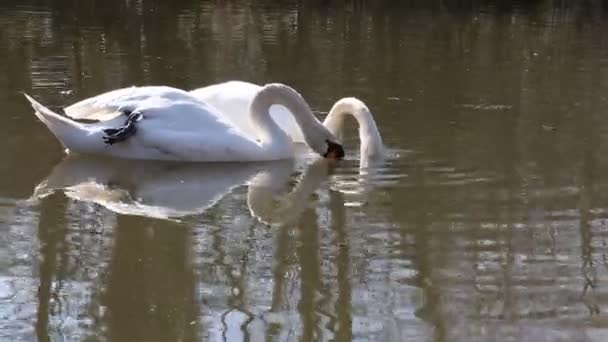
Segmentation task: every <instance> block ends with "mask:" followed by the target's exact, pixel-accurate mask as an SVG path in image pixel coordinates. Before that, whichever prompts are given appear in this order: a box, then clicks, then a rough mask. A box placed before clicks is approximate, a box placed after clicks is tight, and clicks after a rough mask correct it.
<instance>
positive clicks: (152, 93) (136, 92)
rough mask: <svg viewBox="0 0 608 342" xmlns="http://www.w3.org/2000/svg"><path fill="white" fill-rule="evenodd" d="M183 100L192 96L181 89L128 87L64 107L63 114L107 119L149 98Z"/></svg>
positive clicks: (89, 118) (92, 118)
mask: <svg viewBox="0 0 608 342" xmlns="http://www.w3.org/2000/svg"><path fill="white" fill-rule="evenodd" d="M155 97H158V98H163V99H167V100H183V99H189V100H193V99H194V98H193V97H192V96H190V94H189V93H188V92H185V91H183V90H181V89H177V88H172V87H166V86H145V87H129V88H121V89H116V90H112V91H109V92H106V93H103V94H100V95H97V96H94V97H91V98H88V99H84V100H82V101H79V102H76V103H74V104H72V105H70V106H68V107H66V108H64V112H65V114H66V115H67V116H68V117H70V118H72V119H85V120H96V121H107V120H111V119H113V118H115V117H116V116H118V115H120V114H121V110H123V109H130V110H133V109H135V108H136V107H138V106H139V105H140V103H141V102H142V101H146V100H148V99H150V98H155Z"/></svg>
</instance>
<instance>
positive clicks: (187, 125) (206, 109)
mask: <svg viewBox="0 0 608 342" xmlns="http://www.w3.org/2000/svg"><path fill="white" fill-rule="evenodd" d="M25 96H26V98H27V99H28V100H29V101H30V103H31V104H32V107H33V108H34V110H35V112H36V116H38V118H39V119H40V120H41V121H42V122H43V123H44V124H46V126H47V127H48V128H49V129H50V130H51V132H52V133H53V134H54V135H55V136H56V137H57V139H59V140H60V141H61V143H62V144H63V145H64V146H65V147H66V148H67V149H68V150H69V151H73V152H77V153H83V154H97V155H109V156H113V157H120V158H129V159H153V160H180V161H212V162H222V161H265V160H279V159H286V158H292V157H293V156H294V152H293V146H292V143H291V139H290V138H289V136H287V135H286V134H285V133H284V132H283V131H282V130H281V129H280V128H279V127H278V126H277V124H276V123H275V122H274V121H273V120H272V119H271V117H270V115H269V108H270V106H271V105H273V104H280V105H283V106H285V107H287V108H289V109H290V111H291V112H292V113H293V117H294V119H295V121H296V122H297V124H298V125H299V127H300V128H301V130H302V133H303V135H304V140H305V141H306V143H307V144H308V145H309V146H310V147H311V148H312V149H313V150H314V151H315V152H317V153H319V154H321V155H323V156H325V157H328V158H336V159H338V158H342V157H343V156H344V150H343V149H342V146H341V144H340V143H339V141H338V139H337V138H336V137H335V136H334V135H333V134H332V133H331V132H329V131H328V130H327V129H326V128H325V127H324V126H323V125H322V124H321V123H320V122H319V121H318V120H317V119H316V118H315V117H314V115H313V114H312V111H311V110H310V107H309V106H308V104H307V103H306V101H305V100H304V99H303V98H302V97H301V96H300V94H298V93H297V92H296V91H295V90H293V89H292V88H290V87H288V86H286V85H283V84H278V83H275V84H268V85H265V86H264V87H261V88H260V89H259V91H257V92H256V93H255V94H253V96H252V99H251V102H250V103H249V104H248V108H249V119H250V121H251V127H250V128H251V129H249V130H247V131H242V130H240V129H239V127H238V126H236V125H234V124H233V123H231V122H230V121H229V120H226V119H225V118H223V116H222V114H221V113H220V112H219V111H218V110H217V109H216V108H215V107H213V106H209V105H207V104H206V103H205V102H204V101H201V100H199V99H197V98H196V97H194V96H192V95H191V94H190V93H188V92H185V91H183V90H180V89H176V88H171V87H161V86H154V87H153V86H149V87H132V88H124V89H118V90H114V91H111V92H108V93H104V94H101V95H98V96H95V97H93V98H89V99H86V100H83V101H80V102H78V103H76V104H74V105H71V106H69V107H67V108H65V112H66V114H67V115H68V116H69V117H71V118H72V119H89V120H97V121H98V122H95V123H88V124H85V123H80V122H76V121H73V120H70V119H68V118H65V117H63V116H60V115H59V114H56V113H54V112H52V111H51V110H49V109H48V108H46V107H44V106H43V105H41V104H40V103H38V102H37V101H36V100H34V99H33V98H32V97H30V96H28V95H27V94H25Z"/></svg>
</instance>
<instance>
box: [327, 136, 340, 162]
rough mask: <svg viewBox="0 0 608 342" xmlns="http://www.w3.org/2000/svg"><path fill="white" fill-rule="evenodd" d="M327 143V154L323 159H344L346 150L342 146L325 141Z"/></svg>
mask: <svg viewBox="0 0 608 342" xmlns="http://www.w3.org/2000/svg"><path fill="white" fill-rule="evenodd" d="M325 142H326V143H327V152H325V154H324V155H323V157H325V158H328V159H336V160H337V159H342V158H344V148H342V145H340V144H336V143H334V142H331V141H329V140H325Z"/></svg>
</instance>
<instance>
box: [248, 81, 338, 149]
mask: <svg viewBox="0 0 608 342" xmlns="http://www.w3.org/2000/svg"><path fill="white" fill-rule="evenodd" d="M272 105H282V106H285V107H286V108H287V109H289V111H290V112H291V113H292V114H293V116H294V118H295V120H296V122H297V123H298V126H300V129H301V130H302V134H303V135H304V140H305V141H306V143H307V144H308V145H309V146H310V147H312V148H313V150H315V151H317V152H318V153H321V154H322V153H325V150H324V149H325V148H326V145H325V136H324V135H323V132H327V129H326V128H325V127H324V126H323V125H322V124H321V122H320V121H319V120H318V119H317V118H316V117H315V116H314V115H313V114H312V110H311V109H310V107H309V106H308V103H306V101H305V100H304V99H303V98H302V96H300V94H298V93H297V92H296V91H295V90H293V89H292V88H290V87H288V86H285V85H283V84H267V85H265V86H264V87H263V88H262V89H261V90H260V91H258V93H257V94H256V95H255V96H254V98H253V100H252V101H251V105H250V108H249V110H250V116H251V120H252V124H253V125H254V127H256V128H257V129H258V131H259V133H260V134H259V137H260V138H261V139H262V141H263V142H264V141H266V142H268V141H275V140H276V139H277V138H278V137H281V138H286V139H287V140H289V141H290V138H289V136H287V134H286V133H285V132H283V130H281V128H280V127H279V126H278V125H277V124H276V122H274V120H273V119H272V117H271V116H270V112H269V110H270V106H272ZM328 134H331V133H328ZM290 143H291V141H290Z"/></svg>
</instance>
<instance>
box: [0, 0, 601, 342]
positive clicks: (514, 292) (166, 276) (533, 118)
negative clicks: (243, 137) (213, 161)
mask: <svg viewBox="0 0 608 342" xmlns="http://www.w3.org/2000/svg"><path fill="white" fill-rule="evenodd" d="M169 3H171V4H169ZM500 3H503V2H500ZM529 3H530V4H528V5H525V6H524V5H504V4H501V5H492V3H491V2H485V1H481V2H479V1H472V2H467V1H437V2H433V3H430V2H421V1H418V2H416V1H406V2H395V1H393V2H389V1H386V2H371V1H370V2H369V3H368V2H363V1H355V2H345V3H342V2H336V3H334V2H332V1H325V2H312V3H308V4H302V3H295V2H292V1H283V2H281V3H280V4H276V3H275V2H272V1H266V2H265V1H260V2H252V1H218V2H212V1H209V2H207V1H188V0H181V1H173V2H169V1H162V2H161V1H147V0H134V1H126V0H125V1H107V2H105V1H104V2H102V1H90V2H82V1H60V0H56V1H51V0H42V1H3V2H1V3H0V105H1V106H2V113H0V127H1V128H2V129H1V132H2V135H3V140H2V146H1V147H0V161H1V162H0V340H12V341H30V340H39V341H49V340H52V341H63V340H65V341H75V340H108V341H195V340H213V341H215V340H220V341H221V340H228V341H240V340H251V341H261V340H277V341H293V340H302V341H312V340H338V341H349V340H361V341H367V340H374V341H606V340H608V316H607V315H606V311H607V310H608V255H607V253H608V245H607V243H608V163H606V160H608V158H606V155H608V154H607V153H608V145H607V144H608V101H607V96H608V95H607V94H608V81H607V80H608V17H607V16H606V14H607V12H606V10H605V8H603V7H602V5H601V2H600V1H588V2H585V5H582V4H578V5H572V4H570V2H567V1H536V2H529ZM581 3H582V2H581ZM229 79H242V80H248V81H252V82H255V83H265V82H276V81H279V82H284V83H287V84H290V85H292V86H293V87H295V88H296V89H298V90H299V91H300V92H301V93H302V94H303V95H304V96H305V97H306V99H307V100H308V101H309V103H310V104H311V106H312V107H313V109H314V110H316V111H317V114H318V115H319V117H323V116H324V115H325V113H326V111H327V110H328V109H329V107H330V106H331V104H332V103H333V102H334V101H335V100H337V99H338V98H340V97H344V96H357V97H359V98H361V99H363V100H364V101H366V103H367V104H368V105H369V107H370V108H371V109H372V111H373V113H374V115H375V118H376V120H377V123H378V126H379V128H380V131H381V133H382V136H383V138H384V140H385V143H386V145H387V146H388V147H389V148H390V151H391V155H392V156H391V158H389V159H388V160H387V161H386V162H384V163H382V164H381V165H379V166H377V167H376V168H374V169H372V170H371V172H370V173H368V174H365V173H360V171H359V168H358V162H357V160H358V156H357V151H358V148H357V135H356V129H355V127H354V126H353V125H350V126H349V127H350V128H349V133H348V135H347V137H346V146H347V153H348V155H349V158H348V160H346V161H343V162H341V163H340V164H338V165H337V166H332V165H328V164H325V163H324V162H319V161H315V159H314V158H310V157H309V156H305V157H304V158H300V159H298V160H296V162H289V161H286V162H278V163H270V164H263V163H261V164H252V165H246V166H235V165H231V164H227V165H226V164H217V165H174V164H166V163H134V162H126V161H121V162H119V161H109V160H100V159H95V158H69V159H66V158H65V156H64V154H63V152H62V150H61V148H60V145H59V144H58V143H57V142H56V140H55V139H54V137H53V136H52V135H51V134H50V133H49V132H48V131H47V129H46V128H45V127H44V125H42V124H41V123H39V122H38V121H37V120H36V119H35V117H34V115H33V114H32V110H31V108H30V107H29V106H28V104H27V103H26V101H25V99H24V98H23V97H22V95H21V94H20V91H26V92H28V93H30V94H32V95H34V96H35V97H36V98H38V99H39V100H40V101H42V102H43V103H45V104H49V105H50V106H52V107H53V108H59V107H61V106H62V105H66V104H69V103H72V102H74V101H76V100H79V99H83V98H85V97H88V96H91V95H94V94H97V93H100V92H102V91H106V90H110V89H114V88H118V87H122V86H128V85H132V84H167V85H173V86H177V87H180V88H186V89H192V88H197V87H201V86H204V85H207V84H212V83H216V82H220V81H225V80H229ZM64 159H66V160H64Z"/></svg>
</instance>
